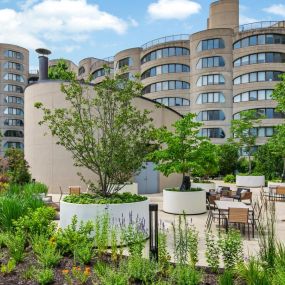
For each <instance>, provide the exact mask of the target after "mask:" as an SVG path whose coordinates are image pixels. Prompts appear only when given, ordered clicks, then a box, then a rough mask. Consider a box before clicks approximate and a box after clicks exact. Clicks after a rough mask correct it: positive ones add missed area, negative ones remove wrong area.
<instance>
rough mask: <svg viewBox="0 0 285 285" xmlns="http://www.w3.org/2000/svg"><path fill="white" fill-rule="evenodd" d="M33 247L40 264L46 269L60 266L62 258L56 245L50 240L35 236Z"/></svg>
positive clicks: (42, 236)
mask: <svg viewBox="0 0 285 285" xmlns="http://www.w3.org/2000/svg"><path fill="white" fill-rule="evenodd" d="M32 246H33V250H34V252H35V254H36V256H37V259H38V262H39V263H40V264H41V265H42V266H43V267H44V268H52V267H55V266H57V265H58V264H59V262H60V260H61V258H62V256H61V254H60V253H59V251H58V250H57V248H56V244H55V243H54V242H53V241H51V240H48V239H47V237H46V236H44V235H40V236H34V237H33V240H32Z"/></svg>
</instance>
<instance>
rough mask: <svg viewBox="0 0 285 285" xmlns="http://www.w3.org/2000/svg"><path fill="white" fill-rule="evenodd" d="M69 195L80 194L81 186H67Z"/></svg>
mask: <svg viewBox="0 0 285 285" xmlns="http://www.w3.org/2000/svg"><path fill="white" fill-rule="evenodd" d="M68 189H69V195H80V192H81V187H80V186H69V187H68Z"/></svg>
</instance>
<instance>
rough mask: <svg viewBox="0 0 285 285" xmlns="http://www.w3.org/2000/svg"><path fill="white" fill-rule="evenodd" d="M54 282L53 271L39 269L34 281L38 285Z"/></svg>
mask: <svg viewBox="0 0 285 285" xmlns="http://www.w3.org/2000/svg"><path fill="white" fill-rule="evenodd" d="M53 280H54V273H53V270H52V269H50V268H44V269H39V270H38V271H37V273H36V281H37V282H38V283H39V284H40V285H47V284H51V283H52V282H53Z"/></svg>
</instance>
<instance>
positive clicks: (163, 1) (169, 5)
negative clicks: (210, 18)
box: [147, 0, 201, 20]
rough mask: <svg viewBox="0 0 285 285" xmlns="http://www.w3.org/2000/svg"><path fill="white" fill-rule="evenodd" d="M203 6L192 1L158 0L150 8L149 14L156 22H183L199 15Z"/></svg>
mask: <svg viewBox="0 0 285 285" xmlns="http://www.w3.org/2000/svg"><path fill="white" fill-rule="evenodd" d="M200 10H201V5H200V4H199V3H197V2H194V1H190V0H158V1H157V2H155V3H151V4H150V5H149V6H148V9H147V11H148V14H149V15H150V17H151V18H152V19H154V20H159V19H176V20H183V19H186V18H187V17H189V16H191V15H193V14H197V13H199V11H200Z"/></svg>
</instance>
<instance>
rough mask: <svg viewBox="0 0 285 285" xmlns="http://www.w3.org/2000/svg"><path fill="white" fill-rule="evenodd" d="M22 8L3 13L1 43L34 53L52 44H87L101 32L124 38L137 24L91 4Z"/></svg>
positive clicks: (51, 2)
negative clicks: (22, 47) (122, 35)
mask: <svg viewBox="0 0 285 285" xmlns="http://www.w3.org/2000/svg"><path fill="white" fill-rule="evenodd" d="M20 7H21V8H20V11H16V10H13V9H0V26H1V27H5V29H0V42H7V43H14V44H18V45H22V46H24V47H27V48H31V49H34V48H36V47H44V46H47V45H50V44H51V43H50V42H57V43H60V42H63V41H70V42H72V43H76V42H77V43H78V42H81V41H86V40H87V39H89V38H90V37H91V34H92V33H93V32H95V31H99V30H107V29H108V30H112V31H114V32H115V33H117V34H123V33H125V32H126V30H127V28H128V27H129V26H135V24H136V22H135V20H133V21H128V20H123V19H121V18H118V17H116V16H114V15H112V14H110V13H107V12H104V11H102V10H100V8H99V6H98V5H96V4H91V3H90V4H89V3H88V2H87V0H41V1H39V0H26V1H24V2H22V3H21V6H20ZM65 44H66V43H65Z"/></svg>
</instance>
